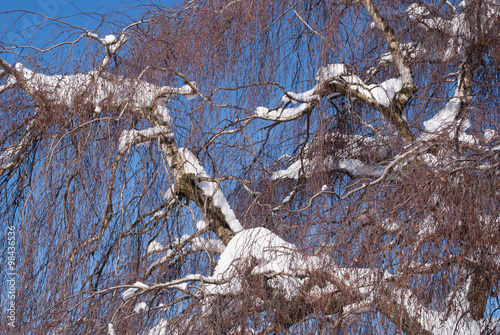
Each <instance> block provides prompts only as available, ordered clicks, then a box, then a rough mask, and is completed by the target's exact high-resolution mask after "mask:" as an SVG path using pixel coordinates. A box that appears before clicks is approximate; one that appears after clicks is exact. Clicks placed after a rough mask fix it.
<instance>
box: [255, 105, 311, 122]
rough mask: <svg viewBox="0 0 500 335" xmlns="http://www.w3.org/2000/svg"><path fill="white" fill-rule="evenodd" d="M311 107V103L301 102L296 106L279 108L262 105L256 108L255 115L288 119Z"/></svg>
mask: <svg viewBox="0 0 500 335" xmlns="http://www.w3.org/2000/svg"><path fill="white" fill-rule="evenodd" d="M309 108H311V104H310V103H301V104H299V105H297V106H294V107H290V108H278V109H268V108H266V107H262V106H260V107H257V108H256V109H255V115H257V116H260V117H266V118H270V119H274V120H280V119H288V118H292V117H295V116H298V115H300V114H301V113H303V112H304V111H306V110H307V109H309Z"/></svg>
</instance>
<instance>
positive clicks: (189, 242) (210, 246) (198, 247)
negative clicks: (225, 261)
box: [146, 227, 224, 274]
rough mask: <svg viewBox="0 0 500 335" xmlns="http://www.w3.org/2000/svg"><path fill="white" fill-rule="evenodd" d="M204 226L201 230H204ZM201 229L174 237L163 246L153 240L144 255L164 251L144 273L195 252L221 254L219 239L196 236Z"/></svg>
mask: <svg viewBox="0 0 500 335" xmlns="http://www.w3.org/2000/svg"><path fill="white" fill-rule="evenodd" d="M206 229H207V227H205V228H204V229H203V230H206ZM203 230H198V231H197V233H196V234H195V235H183V236H182V237H181V238H175V239H174V241H173V242H172V243H171V244H170V245H168V246H167V247H164V246H163V245H162V244H161V243H159V242H157V241H153V242H151V243H150V245H149V246H148V249H147V252H146V256H148V255H151V254H157V253H160V252H164V255H163V256H162V257H160V258H159V259H157V260H155V261H153V262H152V263H151V265H150V266H149V267H148V269H147V271H146V273H147V274H150V273H151V272H152V271H153V270H154V269H156V268H157V267H158V266H160V265H162V264H168V263H171V262H175V261H178V260H179V259H180V258H181V257H183V256H185V255H188V254H190V253H195V252H200V251H204V252H209V253H215V254H221V253H222V252H223V251H224V244H223V243H222V242H221V241H220V240H215V239H211V238H202V237H200V236H198V234H199V233H200V232H203Z"/></svg>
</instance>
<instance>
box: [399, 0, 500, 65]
mask: <svg viewBox="0 0 500 335" xmlns="http://www.w3.org/2000/svg"><path fill="white" fill-rule="evenodd" d="M406 13H407V15H408V17H409V18H410V20H412V21H414V22H416V23H418V24H419V25H420V27H421V28H422V29H424V30H425V31H426V35H425V36H426V38H425V40H423V41H422V43H420V44H418V45H417V46H414V47H413V48H412V50H411V52H409V53H408V56H410V57H411V58H415V59H420V60H425V61H431V62H447V61H449V60H451V59H452V58H454V57H459V59H462V60H465V58H466V53H467V48H468V47H470V46H471V45H472V42H476V41H478V40H479V39H488V38H496V37H498V34H499V32H500V29H499V23H500V4H499V3H498V1H495V0H486V1H481V2H480V3H479V5H477V6H476V4H475V3H473V2H471V1H462V2H460V4H459V6H458V8H455V9H454V10H453V14H452V16H451V18H448V17H441V16H435V14H433V13H431V11H430V10H429V8H428V5H427V4H419V3H413V4H411V5H410V6H409V7H408V9H407V11H406ZM443 39H444V40H443ZM443 45H444V46H445V47H444V49H443Z"/></svg>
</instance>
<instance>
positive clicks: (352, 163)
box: [271, 157, 385, 180]
mask: <svg viewBox="0 0 500 335" xmlns="http://www.w3.org/2000/svg"><path fill="white" fill-rule="evenodd" d="M384 169H385V166H382V165H377V166H371V165H365V164H364V163H363V162H361V161H360V160H358V159H349V158H346V159H339V158H335V157H327V158H325V159H324V161H323V164H318V163H316V164H315V163H314V162H312V161H311V160H309V159H307V158H305V159H299V160H297V161H296V162H294V163H292V164H291V165H290V166H289V167H288V168H287V169H285V170H279V171H276V172H274V173H273V174H272V176H271V179H273V180H277V179H295V180H298V179H299V177H300V176H304V177H306V178H307V177H310V176H311V175H312V173H313V172H319V171H325V170H326V171H345V172H347V173H349V174H350V175H352V176H353V177H362V176H371V177H375V178H378V177H380V176H381V175H382V173H383V172H384Z"/></svg>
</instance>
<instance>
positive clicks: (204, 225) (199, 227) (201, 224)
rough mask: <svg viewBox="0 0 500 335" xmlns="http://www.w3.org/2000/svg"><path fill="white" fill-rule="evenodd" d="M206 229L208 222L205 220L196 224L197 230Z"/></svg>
mask: <svg viewBox="0 0 500 335" xmlns="http://www.w3.org/2000/svg"><path fill="white" fill-rule="evenodd" d="M206 227H208V223H207V221H205V220H199V221H198V222H196V228H197V229H198V230H202V229H205V228H206Z"/></svg>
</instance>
